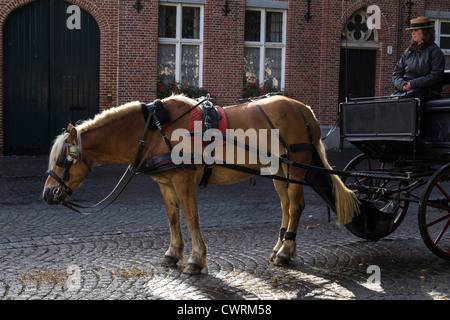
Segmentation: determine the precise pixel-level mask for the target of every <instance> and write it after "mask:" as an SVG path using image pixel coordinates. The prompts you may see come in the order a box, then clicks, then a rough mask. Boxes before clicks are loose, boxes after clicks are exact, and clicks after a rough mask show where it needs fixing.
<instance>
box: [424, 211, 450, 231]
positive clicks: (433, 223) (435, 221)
mask: <svg viewBox="0 0 450 320" xmlns="http://www.w3.org/2000/svg"><path fill="white" fill-rule="evenodd" d="M449 218H450V214H448V215H446V216H443V217H441V218H439V219H436V220H434V221H432V222H430V223H427V225H426V227H427V228H429V227H431V226H432V225H435V224H436V223H439V222H441V221H444V220H446V219H449ZM449 222H450V220H449ZM447 227H448V222H447Z"/></svg>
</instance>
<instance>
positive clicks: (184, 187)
mask: <svg viewBox="0 0 450 320" xmlns="http://www.w3.org/2000/svg"><path fill="white" fill-rule="evenodd" d="M182 170H183V171H184V172H183V171H182ZM173 184H174V187H175V191H176V193H177V195H178V197H179V199H180V202H181V206H182V208H183V213H184V218H185V220H186V224H187V226H188V228H189V232H190V234H191V240H192V253H191V257H190V258H189V260H188V266H186V268H185V269H184V270H183V272H184V273H190V274H199V273H200V272H201V270H202V269H203V268H205V267H206V255H207V247H206V244H205V242H204V241H203V237H202V234H201V231H200V221H199V217H198V209H197V197H196V184H195V179H194V174H193V172H191V170H190V169H181V170H180V171H179V174H177V175H175V176H174V177H173Z"/></svg>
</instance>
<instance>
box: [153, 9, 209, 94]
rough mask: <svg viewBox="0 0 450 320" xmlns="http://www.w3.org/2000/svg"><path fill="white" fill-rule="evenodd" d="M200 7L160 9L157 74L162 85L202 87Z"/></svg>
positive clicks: (201, 15)
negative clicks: (162, 79)
mask: <svg viewBox="0 0 450 320" xmlns="http://www.w3.org/2000/svg"><path fill="white" fill-rule="evenodd" d="M202 32H203V7H201V6H185V5H181V4H176V5H160V6H159V22H158V36H159V45H158V73H159V74H160V75H162V74H165V75H166V77H165V79H164V81H165V82H167V83H169V82H173V81H176V82H181V83H182V84H185V85H188V86H194V87H201V86H202V72H201V71H202V55H203V34H202Z"/></svg>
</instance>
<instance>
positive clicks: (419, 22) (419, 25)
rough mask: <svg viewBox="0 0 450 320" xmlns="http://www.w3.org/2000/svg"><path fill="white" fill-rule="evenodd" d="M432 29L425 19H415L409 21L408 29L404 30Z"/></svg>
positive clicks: (428, 21) (431, 25)
mask: <svg viewBox="0 0 450 320" xmlns="http://www.w3.org/2000/svg"><path fill="white" fill-rule="evenodd" d="M433 27H434V26H433V24H432V23H431V21H430V20H429V19H428V18H427V17H418V18H415V19H411V21H410V26H409V28H406V29H405V30H413V29H425V28H433Z"/></svg>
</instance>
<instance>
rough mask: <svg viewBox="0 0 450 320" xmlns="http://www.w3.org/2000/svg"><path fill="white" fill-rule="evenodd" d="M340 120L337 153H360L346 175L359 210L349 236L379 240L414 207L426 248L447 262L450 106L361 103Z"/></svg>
mask: <svg viewBox="0 0 450 320" xmlns="http://www.w3.org/2000/svg"><path fill="white" fill-rule="evenodd" d="M448 76H449V75H447V74H446V78H445V79H446V80H448ZM339 114H340V117H339V120H340V129H341V146H342V144H343V142H344V141H347V142H349V143H350V144H352V145H354V146H356V147H357V148H358V149H359V150H360V151H362V154H360V155H358V156H356V157H355V158H354V159H352V160H351V161H350V162H349V163H348V164H347V165H346V167H345V168H344V170H343V171H344V174H343V176H342V179H343V180H344V182H345V184H346V185H347V187H348V188H350V189H352V190H354V191H355V192H356V193H357V195H358V198H359V199H360V201H361V209H362V210H361V214H360V215H358V216H357V217H355V218H354V219H353V221H352V222H351V223H349V224H347V225H346V227H347V229H348V230H349V231H350V232H352V233H353V234H355V235H356V236H358V237H361V238H363V239H368V240H378V239H381V238H383V237H386V236H387V235H389V234H391V233H392V232H393V231H394V230H396V228H397V227H398V226H399V225H400V223H401V222H402V220H403V218H404V217H405V215H406V213H407V210H408V208H409V207H410V206H411V204H416V206H418V226H419V229H420V234H421V236H422V239H423V241H424V242H425V244H426V246H427V247H428V248H429V249H430V251H431V252H433V253H434V254H436V255H437V256H439V257H441V258H444V259H447V260H450V179H449V178H450V163H449V160H450V99H449V98H440V99H436V100H429V101H426V102H424V103H421V102H420V101H419V100H418V99H415V98H403V99H399V98H396V97H392V96H389V97H381V98H359V99H354V100H352V101H348V102H345V103H342V104H340V112H339Z"/></svg>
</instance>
